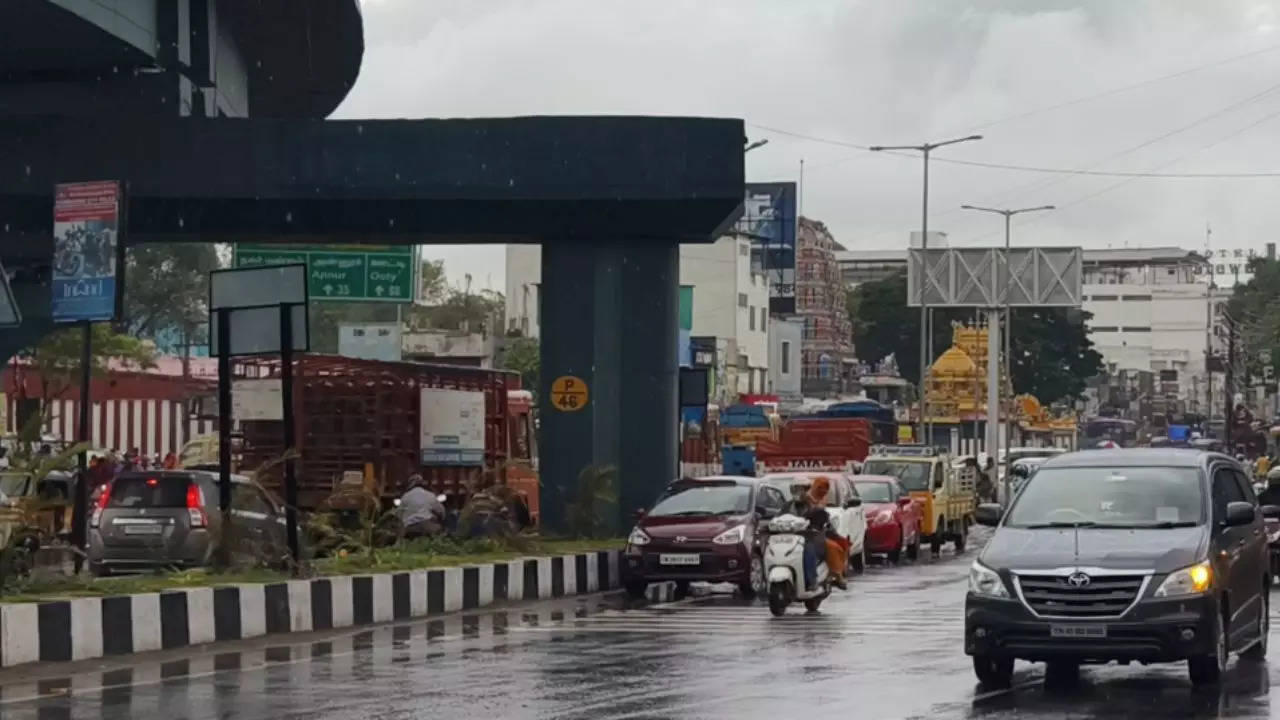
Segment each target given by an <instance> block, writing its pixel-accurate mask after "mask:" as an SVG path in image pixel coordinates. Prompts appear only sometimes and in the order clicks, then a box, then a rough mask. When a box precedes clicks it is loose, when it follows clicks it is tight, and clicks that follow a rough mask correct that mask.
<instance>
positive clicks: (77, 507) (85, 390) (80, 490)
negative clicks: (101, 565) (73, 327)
mask: <svg viewBox="0 0 1280 720" xmlns="http://www.w3.org/2000/svg"><path fill="white" fill-rule="evenodd" d="M82 327H83V329H84V342H83V347H81V349H80V427H79V428H78V429H77V431H76V441H77V442H80V443H85V446H84V447H83V448H82V449H81V450H80V461H79V466H80V476H79V478H78V479H77V480H76V485H75V493H76V494H75V498H74V499H73V500H72V504H71V544H72V546H74V547H75V548H76V549H77V550H81V551H83V550H85V549H86V543H87V540H88V537H87V534H88V530H87V527H86V522H87V515H88V512H89V448H88V445H87V443H88V442H89V408H90V406H91V405H92V403H93V398H92V397H90V394H89V382H90V380H91V379H92V377H93V325H91V324H90V323H89V322H88V321H87V320H86V321H85V322H84V323H83V324H82ZM83 567H84V554H83V552H78V553H76V555H75V568H76V573H77V574H78V573H79V572H80V570H81V568H83Z"/></svg>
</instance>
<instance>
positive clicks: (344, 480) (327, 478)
mask: <svg viewBox="0 0 1280 720" xmlns="http://www.w3.org/2000/svg"><path fill="white" fill-rule="evenodd" d="M235 375H236V379H235V381H234V383H233V386H232V397H233V406H234V407H233V415H234V417H235V419H236V420H237V421H238V422H239V427H240V433H241V436H242V437H243V448H242V456H243V462H242V465H241V468H242V470H253V469H254V468H256V467H259V466H262V465H264V464H267V463H269V462H271V461H272V460H275V459H277V458H279V457H281V455H282V454H283V451H284V444H283V438H282V422H281V417H282V414H281V397H280V361H279V359H278V358H270V359H261V358H254V359H251V360H244V361H238V362H237V363H236V367H235ZM293 386H294V387H293V404H294V418H295V427H296V428H297V438H296V442H295V448H296V449H297V451H298V453H299V457H298V459H297V461H296V463H295V468H296V470H295V472H296V475H297V479H298V499H299V504H300V506H301V507H303V508H304V509H312V508H316V507H320V506H321V505H322V504H324V503H326V502H327V501H329V500H330V498H331V497H332V496H333V495H334V494H335V491H337V490H339V489H343V490H349V489H351V487H352V486H353V485H354V486H357V487H360V486H363V487H364V488H367V489H375V488H376V489H377V490H378V491H379V492H380V494H381V496H382V498H383V499H384V500H386V501H389V500H391V499H392V498H394V497H398V496H399V495H400V494H402V493H403V492H404V491H405V490H406V489H407V483H408V479H409V478H410V477H412V476H413V475H414V474H421V475H422V476H423V479H424V480H425V481H426V482H427V484H428V485H429V486H430V488H431V489H432V490H433V491H435V492H439V493H445V494H451V495H457V494H463V493H465V492H466V491H467V489H468V487H470V486H472V485H473V484H476V483H479V484H487V483H490V482H504V483H508V484H509V485H511V486H512V487H514V488H516V489H517V490H518V491H520V492H522V493H523V494H524V495H525V497H526V502H527V503H528V504H529V509H530V512H531V514H533V515H534V516H535V518H536V516H537V514H538V492H537V472H536V468H537V463H536V448H535V445H534V431H533V422H532V397H531V396H530V395H529V393H528V392H527V391H523V390H521V389H520V378H519V375H518V374H516V373H513V372H508V371H502V370H488V369H481V368H469V367H457V366H450V365H428V364H420V363H409V362H385V361H378V360H357V359H353V358H346V357H337V356H331V355H316V354H307V355H301V356H299V357H298V358H296V359H295V360H294V367H293ZM282 473H283V468H282V466H280V465H278V464H277V465H275V466H274V467H271V468H269V469H268V470H267V471H266V472H264V473H261V475H260V476H259V478H258V480H259V482H261V483H262V484H263V485H265V486H267V487H268V488H270V489H272V490H273V491H275V492H277V493H278V494H279V495H280V496H283V495H284V493H283V491H282V490H283V488H282Z"/></svg>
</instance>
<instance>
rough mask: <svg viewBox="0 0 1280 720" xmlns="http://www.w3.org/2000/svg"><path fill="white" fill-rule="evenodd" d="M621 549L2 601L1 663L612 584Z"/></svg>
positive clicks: (164, 645)
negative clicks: (262, 581) (109, 594)
mask: <svg viewBox="0 0 1280 720" xmlns="http://www.w3.org/2000/svg"><path fill="white" fill-rule="evenodd" d="M618 556H619V553H618V551H616V550H609V551H600V552H596V553H582V554H576V555H563V556H555V557H539V558H522V559H518V560H513V561H510V562H500V563H494V564H484V565H475V566H467V567H456V568H440V569H427V570H415V571H410V572H398V573H384V574H375V575H354V576H338V577H327V578H319V579H315V580H291V581H286V582H279V583H269V584H247V585H229V586H222V587H201V588H186V589H177V590H170V591H165V592H159V593H143V594H138V595H122V596H115V597H100V598H99V597H93V598H75V599H70V600H54V601H48V602H39V603H10V604H0V666H2V667H12V666H14V665H21V664H23V663H32V662H65V661H69V660H86V659H90V658H98V657H104V656H115V655H125V654H128V653H137V652H145V651H149V650H168V649H171V648H180V647H185V646H188V645H198V644H201V643H209V642H221V641H227V640H242V639H245V638H253V637H259V636H262V635H267V634H272V633H289V632H308V631H313V630H329V629H336V628H345V627H355V626H362V625H372V624H376V623H385V622H392V621H396V620H407V619H410V618H419V617H429V616H432V615H442V614H445V613H453V612H457V611H463V610H473V609H476V608H482V607H486V606H489V605H492V604H494V603H498V602H511V601H521V600H541V599H548V598H556V597H564V596H569V595H576V594H582V593H591V592H599V591H602V590H612V589H615V588H617V587H619V585H620V584H621V576H620V574H619V573H620V568H619V564H618Z"/></svg>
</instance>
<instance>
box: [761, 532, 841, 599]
mask: <svg viewBox="0 0 1280 720" xmlns="http://www.w3.org/2000/svg"><path fill="white" fill-rule="evenodd" d="M808 527H809V521H808V520H805V519H804V518H802V517H797V516H795V515H779V516H778V517H776V518H774V519H772V520H770V521H769V541H768V544H767V545H766V546H765V551H764V572H765V577H767V578H768V579H769V612H771V613H773V614H774V615H778V616H781V615H783V614H785V613H786V612H787V606H788V605H790V604H791V603H793V602H803V603H804V607H805V609H806V610H808V611H809V612H817V610H818V606H819V605H821V604H822V601H823V600H825V599H826V598H827V596H828V595H830V594H831V582H830V580H831V579H830V578H829V577H828V573H827V563H826V562H825V561H824V560H819V561H818V582H817V589H816V590H814V591H813V592H809V591H808V589H807V588H805V585H804V543H805V537H804V531H805V530H806V529H807V528H808Z"/></svg>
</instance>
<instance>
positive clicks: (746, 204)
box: [737, 182, 798, 315]
mask: <svg viewBox="0 0 1280 720" xmlns="http://www.w3.org/2000/svg"><path fill="white" fill-rule="evenodd" d="M797 221H798V218H797V217H796V184H795V183H793V182H772V183H747V184H746V196H745V198H744V199H743V209H742V217H741V218H740V219H739V220H738V224H737V231H738V232H740V233H743V234H744V235H748V236H750V237H751V241H752V243H753V245H754V246H755V249H756V251H757V253H755V254H757V255H758V256H759V258H760V268H761V270H762V271H763V272H764V274H765V276H766V277H767V278H768V280H769V312H771V313H773V314H776V315H791V314H794V313H795V311H796V223H797Z"/></svg>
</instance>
